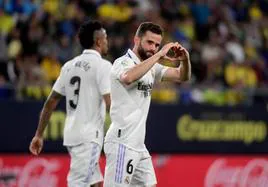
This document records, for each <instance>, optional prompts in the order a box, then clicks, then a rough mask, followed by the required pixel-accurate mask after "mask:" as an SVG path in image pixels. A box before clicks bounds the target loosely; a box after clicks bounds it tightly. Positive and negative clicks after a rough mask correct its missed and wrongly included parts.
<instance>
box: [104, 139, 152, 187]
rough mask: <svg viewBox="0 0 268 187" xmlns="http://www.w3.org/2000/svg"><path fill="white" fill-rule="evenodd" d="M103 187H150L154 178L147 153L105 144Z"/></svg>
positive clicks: (118, 145) (120, 145)
mask: <svg viewBox="0 0 268 187" xmlns="http://www.w3.org/2000/svg"><path fill="white" fill-rule="evenodd" d="M104 152H105V155H106V167H105V175H104V187H123V186H124V187H127V186H133V187H134V186H137V187H138V186H139V187H140V186H151V185H155V184H156V183H157V182H156V177H155V172H154V168H153V164H152V160H151V156H150V154H149V152H148V151H147V150H146V151H144V152H137V151H134V150H133V149H130V148H128V147H126V146H125V145H123V144H119V143H110V142H109V143H105V144H104Z"/></svg>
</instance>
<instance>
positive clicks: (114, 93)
mask: <svg viewBox="0 0 268 187" xmlns="http://www.w3.org/2000/svg"><path fill="white" fill-rule="evenodd" d="M138 63H140V60H139V58H138V57H137V56H136V55H135V53H133V51H131V50H130V49H129V50H128V52H127V54H126V55H124V56H122V57H120V58H118V59H116V60H115V62H114V64H113V67H112V70H111V103H112V105H111V110H110V115H111V119H112V124H111V126H110V128H109V129H108V132H107V134H106V137H105V142H119V143H122V144H124V145H126V146H128V147H130V148H132V149H134V150H137V151H144V150H145V149H146V147H145V144H144V140H145V129H146V119H147V115H148V111H149V107H150V102H151V90H152V87H153V83H154V81H155V79H156V80H161V79H162V76H163V74H164V73H165V71H166V70H167V67H165V66H162V65H160V64H155V65H154V66H153V67H152V68H151V70H149V71H148V72H147V73H146V74H145V75H144V76H143V77H142V78H140V79H139V80H137V81H135V82H134V83H132V84H131V85H128V86H126V85H124V84H123V83H121V82H120V76H121V75H122V74H123V73H124V72H126V71H127V70H129V69H130V68H132V67H133V66H135V65H136V64H138Z"/></svg>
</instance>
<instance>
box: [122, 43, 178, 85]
mask: <svg viewBox="0 0 268 187" xmlns="http://www.w3.org/2000/svg"><path fill="white" fill-rule="evenodd" d="M148 43H151V45H155V46H154V47H155V48H158V47H159V45H160V44H159V43H157V42H154V41H148ZM172 47H178V44H177V43H173V42H170V43H168V44H166V45H164V46H163V48H162V49H161V50H160V51H158V52H157V53H155V54H154V55H153V56H151V57H150V58H148V59H146V60H144V61H142V62H141V63H139V64H137V65H136V66H134V67H132V68H130V69H129V70H128V71H126V72H124V73H123V74H122V75H121V77H120V81H121V82H123V83H124V84H126V85H129V84H131V83H132V82H134V81H136V80H138V79H140V78H141V77H142V76H143V75H145V74H146V73H147V72H148V71H149V70H150V69H151V68H152V67H153V66H154V65H155V64H156V63H157V62H158V61H159V60H160V59H161V58H163V57H164V56H166V54H167V53H168V51H169V50H170V49H171V48H172ZM133 51H135V48H134V49H133Z"/></svg>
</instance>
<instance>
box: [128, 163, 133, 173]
mask: <svg viewBox="0 0 268 187" xmlns="http://www.w3.org/2000/svg"><path fill="white" fill-rule="evenodd" d="M132 161H133V159H130V160H129V161H128V162H127V173H128V174H130V175H131V174H132V172H133V165H132V164H131V162H132Z"/></svg>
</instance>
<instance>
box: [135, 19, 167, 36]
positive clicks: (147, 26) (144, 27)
mask: <svg viewBox="0 0 268 187" xmlns="http://www.w3.org/2000/svg"><path fill="white" fill-rule="evenodd" d="M147 31H151V32H152V33H155V34H159V35H161V36H162V35H163V29H162V28H161V26H159V25H156V24H154V23H152V22H143V23H141V24H140V26H139V28H138V29H137V32H136V36H139V37H142V36H143V35H144V34H145V33H146V32H147Z"/></svg>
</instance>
